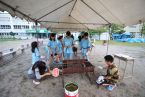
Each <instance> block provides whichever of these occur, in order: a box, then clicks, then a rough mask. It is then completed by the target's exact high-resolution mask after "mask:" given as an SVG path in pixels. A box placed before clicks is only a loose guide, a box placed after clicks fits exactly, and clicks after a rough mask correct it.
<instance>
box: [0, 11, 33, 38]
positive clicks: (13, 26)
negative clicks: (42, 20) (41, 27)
mask: <svg viewBox="0 0 145 97" xmlns="http://www.w3.org/2000/svg"><path fill="white" fill-rule="evenodd" d="M33 25H34V23H33V22H28V21H26V20H22V19H20V18H18V17H12V16H11V15H10V14H9V13H8V12H0V36H10V35H9V33H10V32H13V33H16V35H19V36H23V35H26V30H27V29H32V27H33Z"/></svg>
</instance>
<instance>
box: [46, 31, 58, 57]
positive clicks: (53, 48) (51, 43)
mask: <svg viewBox="0 0 145 97" xmlns="http://www.w3.org/2000/svg"><path fill="white" fill-rule="evenodd" d="M55 36H56V34H55V33H52V34H51V35H50V39H49V41H48V48H49V53H50V55H51V56H52V57H53V56H54V55H55V54H56V53H57V41H56V40H55Z"/></svg>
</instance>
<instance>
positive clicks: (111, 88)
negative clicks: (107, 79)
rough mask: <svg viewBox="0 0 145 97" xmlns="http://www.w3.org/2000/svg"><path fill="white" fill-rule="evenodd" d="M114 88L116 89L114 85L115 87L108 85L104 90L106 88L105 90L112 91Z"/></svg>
mask: <svg viewBox="0 0 145 97" xmlns="http://www.w3.org/2000/svg"><path fill="white" fill-rule="evenodd" d="M115 87H116V84H115V85H109V86H107V87H106V88H107V90H109V91H112V90H113V89H114V88H115Z"/></svg>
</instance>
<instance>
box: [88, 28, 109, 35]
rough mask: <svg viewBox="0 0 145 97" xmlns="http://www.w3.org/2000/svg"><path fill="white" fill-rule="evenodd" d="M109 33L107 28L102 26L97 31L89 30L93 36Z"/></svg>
mask: <svg viewBox="0 0 145 97" xmlns="http://www.w3.org/2000/svg"><path fill="white" fill-rule="evenodd" d="M106 31H107V27H105V26H102V27H99V28H97V29H89V31H88V32H89V33H90V34H91V35H95V34H100V33H103V32H106Z"/></svg>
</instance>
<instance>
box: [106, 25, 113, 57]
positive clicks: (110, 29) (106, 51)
mask: <svg viewBox="0 0 145 97" xmlns="http://www.w3.org/2000/svg"><path fill="white" fill-rule="evenodd" d="M111 26H112V24H109V36H108V37H107V38H108V40H107V51H106V55H107V54H108V52H109V38H110V33H111V30H112V29H111Z"/></svg>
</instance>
